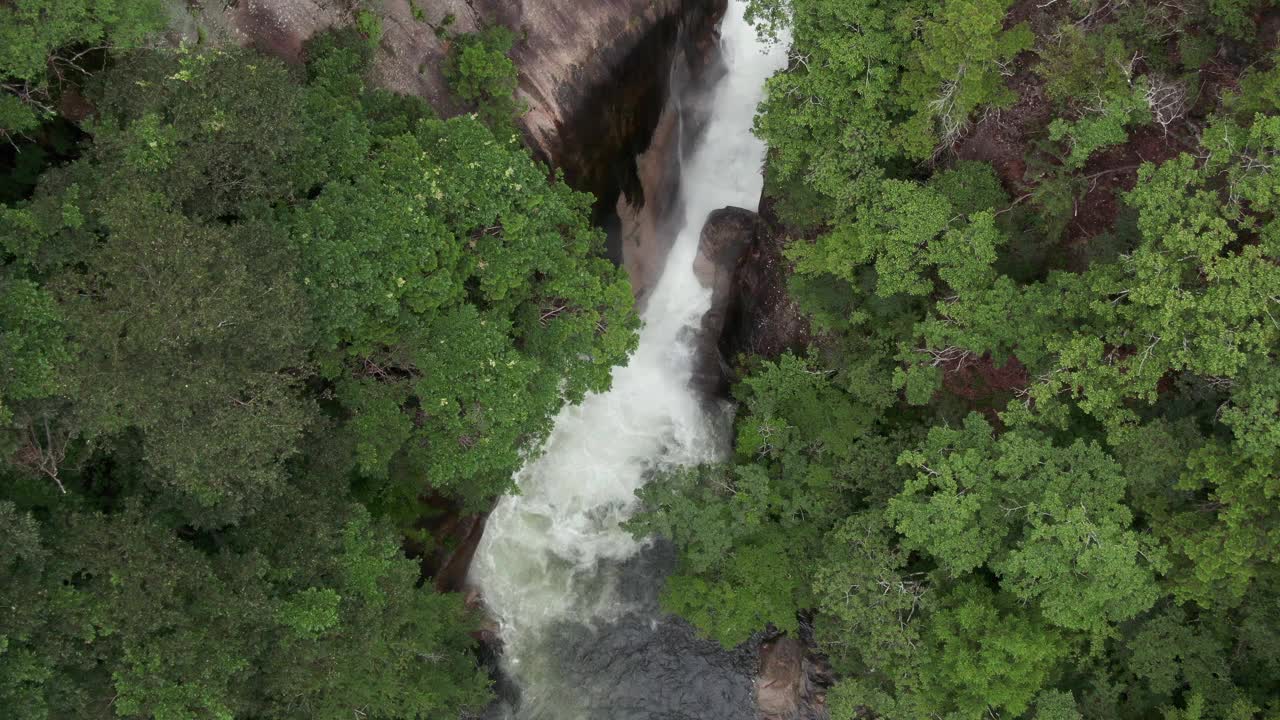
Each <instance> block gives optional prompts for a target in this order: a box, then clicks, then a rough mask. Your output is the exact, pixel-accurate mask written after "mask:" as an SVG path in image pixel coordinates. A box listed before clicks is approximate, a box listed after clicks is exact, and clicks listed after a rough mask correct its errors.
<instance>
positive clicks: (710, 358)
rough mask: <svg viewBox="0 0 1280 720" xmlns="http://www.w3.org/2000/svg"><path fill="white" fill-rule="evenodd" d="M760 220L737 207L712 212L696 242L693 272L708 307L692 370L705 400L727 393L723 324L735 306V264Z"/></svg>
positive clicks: (703, 318) (736, 298) (749, 212)
mask: <svg viewBox="0 0 1280 720" xmlns="http://www.w3.org/2000/svg"><path fill="white" fill-rule="evenodd" d="M760 230H761V224H760V218H759V216H758V215H756V214H755V213H754V212H751V211H750V210H745V209H743V208H738V207H727V208H721V209H720V210H716V211H714V212H712V213H711V214H710V215H708V216H707V222H706V224H705V225H703V226H702V236H701V238H700V239H699V242H698V255H697V257H695V258H694V261H693V272H694V274H695V275H696V276H697V277H698V281H699V282H701V283H702V286H703V287H705V288H709V289H710V290H711V307H710V309H708V310H707V312H706V314H705V315H703V316H702V325H701V328H700V329H699V331H698V339H697V342H696V343H695V344H694V352H695V353H696V357H695V361H694V368H693V383H694V385H695V387H697V388H698V389H700V390H702V391H703V392H704V393H706V394H707V395H709V396H718V395H723V394H724V391H725V390H726V389H727V375H726V364H725V361H724V358H723V357H722V356H721V354H720V337H721V335H722V334H723V332H724V327H725V320H726V318H727V317H728V315H729V313H730V311H731V310H732V309H733V308H734V306H735V304H736V303H738V301H739V298H738V293H737V291H738V285H737V283H735V282H734V278H735V277H736V275H737V274H738V265H739V261H740V260H741V259H742V257H743V256H744V255H745V254H746V252H747V251H748V250H749V249H750V248H751V247H752V245H753V244H755V242H756V237H757V235H758V234H759V233H760Z"/></svg>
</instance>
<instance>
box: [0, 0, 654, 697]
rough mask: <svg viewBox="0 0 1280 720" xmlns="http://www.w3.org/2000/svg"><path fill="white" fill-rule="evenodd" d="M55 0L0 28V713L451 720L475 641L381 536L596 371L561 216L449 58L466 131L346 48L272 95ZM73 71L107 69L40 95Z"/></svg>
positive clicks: (490, 472) (286, 72)
mask: <svg viewBox="0 0 1280 720" xmlns="http://www.w3.org/2000/svg"><path fill="white" fill-rule="evenodd" d="M79 5H83V7H79ZM79 5H78V4H77V3H68V2H64V0H58V1H57V2H46V1H44V0H18V2H16V3H5V4H3V5H0V47H2V48H3V50H0V75H2V76H4V77H5V78H7V80H6V82H7V84H6V91H5V93H4V94H3V95H0V102H3V103H4V104H3V105H0V108H3V109H4V111H5V112H6V113H8V112H9V110H10V109H11V108H13V109H16V110H15V112H13V113H12V114H6V115H4V116H3V123H0V124H3V126H4V127H5V133H6V135H5V138H4V139H5V140H6V141H11V142H12V149H13V151H14V153H13V157H15V158H18V157H19V156H29V155H35V160H34V161H35V162H38V163H41V164H42V165H43V166H42V167H40V168H38V169H37V170H39V171H42V172H34V173H33V172H18V170H17V169H18V168H27V170H29V168H28V167H27V166H26V165H24V163H29V162H32V161H30V160H15V161H14V163H13V167H14V168H15V170H14V172H12V173H11V174H10V175H9V176H8V177H6V178H5V190H6V197H7V198H12V199H11V201H10V202H8V203H6V204H4V205H0V368H2V369H3V373H2V374H0V457H2V458H3V462H2V463H0V608H2V609H0V708H4V710H3V711H0V715H4V717H6V718H23V719H26V718H30V719H33V720H34V719H37V718H40V719H45V718H48V719H53V718H59V719H60V718H94V717H137V718H160V719H163V720H182V719H187V718H192V719H194V718H293V717H296V718H307V719H308V720H311V719H314V718H334V719H336V718H352V717H357V718H359V717H369V718H406V719H410V718H426V717H433V718H435V717H441V718H443V717H456V716H457V715H458V713H459V712H460V711H462V710H465V709H469V708H471V709H474V708H477V707H478V706H480V705H482V704H483V703H484V702H485V701H486V700H487V698H488V685H489V678H488V677H487V675H486V674H485V673H484V672H483V671H482V670H480V669H479V668H478V666H477V663H476V659H475V656H474V653H473V650H474V647H473V646H474V641H473V640H472V638H471V636H470V634H469V633H470V632H471V631H472V630H473V629H475V627H476V619H475V618H473V617H472V616H471V614H470V612H469V611H468V610H467V609H466V608H465V607H464V604H463V601H462V598H461V597H460V596H457V595H454V594H443V593H437V592H435V591H434V590H433V589H432V586H431V585H430V584H425V585H424V583H423V578H422V577H421V569H420V567H419V564H418V563H417V562H415V561H414V560H411V559H408V558H406V557H405V555H404V552H403V550H402V548H401V541H402V537H403V535H402V534H403V533H404V532H406V531H411V530H412V529H413V526H414V523H415V522H416V521H417V520H418V519H419V518H420V517H421V516H423V515H424V514H427V513H429V512H431V511H432V508H433V507H439V506H440V505H441V504H442V503H445V504H448V503H452V504H454V505H456V506H458V507H478V506H481V505H482V504H484V503H485V502H486V501H487V500H489V499H491V498H492V497H494V496H495V495H497V494H500V493H502V492H505V491H506V490H507V489H508V487H509V485H510V482H511V476H512V473H513V471H514V470H515V469H516V467H517V465H518V463H519V462H520V460H521V456H520V452H521V450H522V449H525V448H536V447H537V445H538V441H539V440H540V439H541V438H542V437H543V436H544V435H545V434H546V432H547V431H548V429H549V423H550V418H551V416H552V415H553V414H554V413H555V412H556V411H557V410H558V409H559V407H560V406H561V405H562V404H563V403H564V402H566V401H569V402H571V401H574V400H577V399H579V398H581V397H582V396H583V394H584V393H586V392H588V391H591V390H600V389H603V388H605V387H607V386H608V383H609V379H610V369H611V368H612V367H613V366H614V365H617V364H620V363H622V362H624V361H625V359H626V356H627V353H628V352H629V351H630V349H631V348H632V346H633V344H634V342H635V329H636V324H637V321H636V318H635V317H634V314H633V312H632V310H631V292H630V288H629V286H628V284H627V282H626V280H625V279H624V276H623V275H622V274H621V273H620V271H618V270H616V269H615V268H614V267H613V266H612V265H611V264H609V263H608V262H607V261H606V260H604V259H602V258H601V257H600V256H601V251H602V245H603V237H602V235H601V233H600V232H599V231H597V230H595V229H594V228H592V227H591V226H590V224H589V222H588V219H587V218H588V216H589V210H590V203H591V198H590V197H589V196H585V195H580V194H578V193H575V192H573V191H572V190H570V189H569V188H567V187H566V186H565V185H564V184H563V183H562V182H560V181H559V180H558V179H556V178H551V179H549V178H548V171H547V169H546V168H545V167H542V166H540V165H538V164H536V163H535V162H534V161H533V160H532V159H531V158H530V155H529V153H528V152H527V151H526V150H525V149H524V148H523V147H522V145H521V143H520V142H519V140H518V138H517V136H516V135H515V134H514V133H513V131H512V130H511V117H510V116H509V115H505V116H504V115H503V113H504V112H510V111H513V110H514V108H515V105H514V103H513V102H512V101H511V100H510V92H511V90H512V88H513V86H514V84H513V80H512V77H513V76H512V73H513V72H514V68H513V67H512V66H511V65H510V63H509V61H508V62H507V64H506V65H502V64H500V63H499V64H498V65H497V69H496V70H494V68H493V67H488V70H487V74H482V73H479V71H478V70H476V69H475V68H474V67H472V65H473V64H475V63H476V62H479V61H477V60H475V58H473V57H472V55H473V52H472V50H471V49H470V48H472V47H473V44H471V43H466V42H460V43H459V45H460V46H466V47H467V48H468V50H467V51H466V52H465V53H463V54H462V56H461V57H460V59H459V62H458V63H457V70H456V72H455V75H454V80H455V83H456V85H457V87H458V88H459V89H460V94H461V95H462V96H463V98H464V99H465V100H476V101H485V102H486V104H485V107H486V108H488V111H487V112H486V113H485V119H486V120H487V121H488V122H485V121H482V120H481V119H479V118H478V117H477V116H476V115H471V116H463V117H458V118H453V119H450V120H441V119H438V118H436V117H435V116H434V115H433V113H432V112H431V110H430V109H429V108H428V107H427V106H426V105H425V104H424V103H423V102H422V101H420V100H417V99H411V98H405V97H397V96H393V95H390V94H387V93H383V92H380V91H376V90H374V89H372V88H370V87H368V86H366V84H365V81H364V79H363V77H364V74H365V67H366V64H367V62H368V60H369V58H368V55H369V53H370V50H371V47H372V46H373V45H375V44H376V37H374V38H369V37H362V36H361V34H360V32H359V31H347V32H344V33H338V34H332V35H327V36H323V37H321V38H319V39H317V40H314V41H312V43H311V44H310V46H309V47H308V48H307V66H306V68H305V72H304V71H303V70H301V69H291V68H286V66H284V65H283V64H281V63H280V62H278V61H276V60H274V59H271V58H268V57H265V56H261V55H258V54H255V53H251V52H247V51H241V50H231V49H222V50H219V49H214V48H185V49H181V50H172V49H160V45H159V44H155V47H152V48H148V47H144V45H146V44H147V43H144V42H142V40H141V39H142V38H146V37H150V33H152V32H153V31H154V30H156V29H157V27H158V25H156V22H157V21H156V19H155V18H156V17H158V15H157V13H159V12H160V10H161V8H160V5H159V4H158V3H156V2H151V1H149V0H130V2H105V1H102V2H87V3H79ZM55 10H56V12H55ZM360 31H363V33H364V34H365V35H368V34H369V33H371V32H372V33H376V32H377V23H376V22H372V23H370V22H365V23H361V25H360ZM371 40H372V41H371ZM486 42H488V44H484V45H480V44H474V47H480V48H481V52H482V54H483V53H486V52H487V53H490V54H494V53H497V54H498V55H501V53H502V52H504V48H502V47H501V45H500V44H499V45H494V43H493V42H492V41H486ZM507 47H508V48H509V43H508V45H507ZM86 52H92V53H97V55H96V56H95V57H96V62H97V63H98V64H100V65H102V66H105V67H106V69H105V70H103V71H101V72H97V73H94V74H93V75H92V77H90V78H89V79H85V78H84V77H83V76H80V75H78V76H76V80H75V83H74V84H73V83H70V82H69V81H68V80H66V79H64V78H61V77H59V76H58V74H57V71H58V69H59V68H60V67H61V64H62V62H63V60H62V58H72V57H76V56H77V55H79V54H83V53H86ZM482 59H483V57H482ZM502 59H504V60H505V57H503V58H502ZM504 73H505V75H504ZM503 92H505V93H506V103H505V104H501V103H495V102H488V101H492V100H493V99H495V98H499V97H501V96H502V93H503ZM72 95H75V96H78V97H80V98H84V100H82V102H87V103H88V104H89V105H91V106H92V108H93V112H92V114H91V115H90V116H89V117H88V118H87V119H85V120H84V121H82V122H80V123H79V125H78V126H76V125H72V124H71V123H70V122H68V121H67V120H66V119H64V118H60V117H56V115H57V114H58V113H57V111H56V110H55V109H54V108H55V107H56V106H57V103H58V102H60V101H61V100H64V99H66V98H68V97H70V96H72ZM55 143H60V149H59V150H58V151H57V152H51V151H48V150H49V148H52V147H53V146H54V145H55ZM37 177H38V182H37V181H36V178H37ZM427 495H429V496H431V505H430V506H428V505H424V504H423V502H422V501H420V497H423V496H427ZM420 539H421V538H420Z"/></svg>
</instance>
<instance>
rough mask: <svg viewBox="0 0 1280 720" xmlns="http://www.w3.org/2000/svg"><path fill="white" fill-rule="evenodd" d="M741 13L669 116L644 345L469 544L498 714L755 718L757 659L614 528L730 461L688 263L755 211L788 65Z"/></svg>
mask: <svg viewBox="0 0 1280 720" xmlns="http://www.w3.org/2000/svg"><path fill="white" fill-rule="evenodd" d="M744 9H745V2H742V1H741V0H734V2H731V3H730V5H729V9H728V11H727V13H726V15H725V19H724V21H723V24H722V28H721V35H722V42H721V43H720V48H721V55H722V58H723V65H724V72H723V73H720V74H718V75H717V77H716V79H715V81H714V82H709V83H707V84H705V86H704V87H703V88H702V94H701V95H699V94H692V95H688V96H682V98H681V99H688V100H691V101H693V102H691V104H689V105H688V106H687V108H686V106H685V105H683V104H678V107H676V112H677V114H678V115H679V116H680V118H682V119H683V118H684V110H686V109H688V110H690V111H691V115H690V119H691V120H693V119H698V121H697V122H696V123H694V124H698V125H702V124H703V123H705V125H704V127H702V129H701V130H700V131H699V132H696V133H693V134H691V135H690V136H689V140H690V142H689V144H688V145H685V146H682V147H680V148H678V150H679V156H678V157H677V164H678V167H679V172H680V188H679V194H678V201H677V202H675V203H674V204H673V206H672V208H671V212H672V217H671V218H669V219H667V221H664V222H662V223H661V224H660V225H659V227H665V228H670V230H671V231H672V232H673V233H674V238H673V240H672V242H671V250H670V252H669V253H668V254H667V258H666V262H665V267H664V268H663V270H662V271H661V273H660V274H659V276H658V279H657V281H656V284H655V285H654V286H653V289H652V291H651V292H650V293H649V294H648V296H647V297H646V302H645V304H644V310H643V313H642V318H643V320H644V328H643V329H642V331H641V335H640V343H639V347H638V349H637V351H636V352H635V354H634V355H633V356H632V357H631V358H630V360H629V362H628V364H627V365H626V366H624V367H619V368H616V369H615V371H614V380H613V387H612V388H611V389H610V390H609V391H608V392H606V393H602V394H598V395H591V396H588V397H587V398H586V400H585V401H584V402H582V403H581V404H579V405H576V406H573V407H567V408H565V409H564V410H563V411H562V412H561V414H560V415H559V417H558V418H557V419H556V423H555V428H554V430H553V431H552V434H551V437H550V438H549V440H548V442H547V444H546V446H545V448H544V449H543V452H542V453H541V454H540V455H538V456H536V457H535V458H532V459H531V460H530V461H529V462H528V464H527V465H526V466H525V467H524V468H523V469H522V470H521V471H520V472H519V473H517V475H516V482H517V484H518V486H519V493H518V494H515V495H511V496H507V497H504V498H502V499H501V500H500V501H499V503H498V505H497V507H496V508H495V509H494V510H493V512H492V513H491V515H490V517H489V520H488V522H487V524H486V528H485V533H484V537H483V539H482V540H481V543H480V546H479V548H478V549H477V551H476V554H475V560H474V562H473V564H472V567H471V582H472V583H473V584H474V585H475V587H476V588H477V589H478V590H479V591H480V593H481V595H482V600H483V603H484V606H485V608H486V610H487V611H488V612H489V613H490V614H491V615H492V616H493V617H494V618H495V619H496V621H497V622H498V628H497V634H498V636H499V637H500V640H501V644H502V657H501V669H502V675H503V677H504V678H505V679H506V680H507V681H508V682H507V683H506V689H507V692H506V693H505V696H504V697H503V701H502V703H501V704H500V705H499V706H498V707H496V708H495V709H494V711H493V717H495V718H516V719H518V720H588V719H590V720H615V719H616V720H659V719H662V720H685V719H688V720H694V719H696V718H709V719H711V718H726V719H728V718H749V717H752V716H754V715H755V714H756V693H755V686H754V681H755V676H756V656H755V651H754V649H753V648H750V647H743V648H739V649H738V650H736V651H732V652H729V651H725V650H724V649H722V648H721V647H719V646H718V645H716V644H714V643H712V642H709V641H706V640H702V639H699V638H698V637H697V636H696V634H695V633H694V631H693V629H692V628H691V627H689V626H688V625H687V624H686V623H685V622H683V621H681V620H679V619H677V618H674V617H671V616H668V615H666V614H664V613H662V612H661V610H660V609H659V608H658V607H657V602H656V596H657V593H658V589H659V588H660V586H661V583H662V578H663V576H664V575H665V574H666V573H667V572H669V570H670V567H671V560H672V559H671V557H670V551H669V550H668V549H666V548H665V547H664V546H663V545H662V544H654V543H646V542H640V541H637V540H636V539H634V538H632V537H631V536H630V534H629V533H628V532H627V531H626V530H624V529H623V528H622V527H620V524H621V523H622V522H623V521H625V520H626V518H627V517H629V516H630V514H631V513H632V512H633V511H634V509H635V504H636V498H635V491H636V489H638V488H639V487H640V486H642V485H643V484H644V483H645V482H646V481H647V480H648V479H649V478H650V477H651V475H652V474H653V473H654V472H660V471H663V470H666V469H671V468H675V467H679V466H688V465H694V464H698V463H703V462H709V461H714V460H718V459H720V458H723V457H724V456H725V454H726V453H727V451H728V443H729V433H728V431H729V426H730V421H731V408H730V407H729V406H728V405H727V403H724V402H723V401H721V400H719V399H718V397H716V396H715V395H714V394H708V393H707V392H705V389H704V383H702V382H695V374H696V371H697V369H698V367H699V365H700V361H699V357H700V353H699V347H700V346H703V345H705V344H707V343H708V342H709V343H710V344H711V345H712V346H713V347H714V345H715V343H716V340H717V339H718V338H717V337H715V336H714V334H713V335H712V336H711V337H708V336H707V333H705V332H704V331H703V325H702V321H703V318H704V317H705V316H707V314H708V311H710V310H712V309H713V305H715V302H714V300H715V298H714V297H713V296H714V295H715V293H714V292H713V290H714V289H715V287H716V283H715V282H714V281H713V279H711V278H710V276H708V274H707V272H698V271H697V270H695V265H700V266H703V270H706V267H705V265H706V263H705V262H703V263H701V264H699V263H698V262H697V260H696V259H697V256H698V251H699V247H700V245H702V244H703V243H702V240H703V239H704V233H703V227H704V224H705V223H706V221H707V218H708V216H710V215H713V214H715V213H716V212H717V211H720V209H721V208H724V207H726V206H742V205H747V206H754V205H755V204H756V203H757V202H758V198H759V195H760V189H761V186H762V182H763V180H762V177H761V166H762V163H763V160H764V145H763V143H762V142H761V141H760V140H758V139H757V138H756V137H755V136H754V135H753V134H752V133H751V123H752V118H753V116H754V111H755V108H756V105H757V104H758V103H759V101H760V99H761V97H762V95H763V92H764V82H765V80H766V79H767V78H768V77H769V76H770V75H771V74H772V73H773V72H774V71H776V70H777V69H778V68H779V67H780V66H781V65H782V63H783V61H784V60H785V48H784V47H782V46H780V45H774V46H767V45H762V44H761V43H760V41H759V39H758V37H757V35H756V32H755V30H754V28H752V27H751V26H750V25H749V24H748V23H747V22H746V21H745V19H744V18H743V12H744ZM699 118H700V119H699ZM681 124H684V123H681ZM681 137H682V138H684V136H683V135H682V136H681ZM731 212H732V211H731ZM740 212H745V211H740ZM747 214H749V213H747ZM712 275H714V273H712ZM720 310H721V311H722V308H721V309H720ZM713 315H714V313H713Z"/></svg>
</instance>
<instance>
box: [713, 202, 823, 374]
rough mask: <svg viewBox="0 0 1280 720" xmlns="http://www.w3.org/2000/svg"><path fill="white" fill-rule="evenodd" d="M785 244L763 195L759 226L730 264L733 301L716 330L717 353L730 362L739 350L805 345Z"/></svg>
mask: <svg viewBox="0 0 1280 720" xmlns="http://www.w3.org/2000/svg"><path fill="white" fill-rule="evenodd" d="M786 243H787V229H786V227H785V226H783V224H782V223H781V222H780V221H779V220H778V218H777V216H776V215H775V214H774V213H773V207H772V205H771V204H770V203H769V202H768V200H767V199H766V200H763V201H762V202H761V205H760V225H759V228H758V230H757V232H756V234H755V236H754V238H753V240H752V243H751V245H750V247H748V248H747V250H746V252H744V253H742V255H741V256H740V257H739V258H738V264H737V267H736V268H735V269H734V276H733V290H732V291H731V293H730V294H731V296H732V297H733V303H732V305H731V306H730V307H729V309H728V310H727V312H726V317H725V320H724V326H723V331H722V332H721V334H720V352H721V354H722V355H723V357H724V358H726V359H727V360H728V362H729V363H731V364H732V363H733V362H735V361H736V359H737V358H738V356H739V355H742V354H749V355H758V356H760V357H765V358H776V357H778V356H779V355H781V354H782V353H784V352H786V351H787V350H792V351H802V350H803V348H804V347H806V346H807V345H808V344H809V340H810V337H811V334H810V327H809V320H808V318H807V317H806V316H805V314H804V313H803V312H802V311H801V310H800V308H799V307H798V306H797V305H796V303H795V301H794V300H793V299H792V298H791V295H790V294H789V293H788V292H787V279H788V277H789V276H790V274H791V265H790V263H789V262H788V261H787V259H786V258H785V257H783V255H782V251H783V248H784V247H785V246H786Z"/></svg>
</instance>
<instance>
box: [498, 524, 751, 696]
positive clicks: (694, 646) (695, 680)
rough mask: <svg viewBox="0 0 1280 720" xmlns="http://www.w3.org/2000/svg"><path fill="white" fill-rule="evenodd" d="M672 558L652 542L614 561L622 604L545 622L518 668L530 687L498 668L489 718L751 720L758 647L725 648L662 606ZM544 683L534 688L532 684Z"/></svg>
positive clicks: (666, 546) (612, 570)
mask: <svg viewBox="0 0 1280 720" xmlns="http://www.w3.org/2000/svg"><path fill="white" fill-rule="evenodd" d="M674 564H675V551H674V548H672V547H671V545H670V544H669V543H664V542H656V543H654V544H653V545H650V546H648V547H647V548H645V549H644V550H643V551H641V552H640V553H638V554H637V555H635V556H633V557H632V558H630V559H629V560H627V561H626V562H624V563H622V565H620V566H617V567H614V568H610V569H609V572H608V573H607V574H608V575H610V576H611V577H612V579H611V581H610V582H612V583H613V584H614V590H615V592H616V596H617V601H618V602H617V607H618V609H619V612H618V613H617V614H616V615H613V616H609V617H602V618H597V619H596V620H594V621H592V622H591V623H590V624H585V623H582V622H578V621H575V620H573V619H568V620H565V621H564V622H560V623H557V624H555V625H553V626H552V627H549V628H546V629H545V631H544V632H543V633H542V636H541V637H542V641H541V644H540V646H539V648H538V649H537V652H530V653H525V662H526V663H527V664H526V665H524V666H522V667H521V668H520V669H519V672H520V673H521V674H522V675H524V676H525V677H526V678H527V679H529V680H535V679H536V682H529V683H526V688H529V689H526V690H523V691H522V690H521V689H520V688H519V683H517V682H515V681H514V679H513V678H511V677H509V676H507V675H506V674H505V673H499V675H498V682H497V687H498V693H497V695H498V699H497V701H496V702H494V703H493V705H492V706H491V707H490V708H489V709H488V711H487V712H486V713H485V714H484V718H485V719H486V720H511V719H512V718H516V719H518V720H749V719H750V718H753V717H755V715H756V713H755V696H754V690H753V687H752V679H753V677H754V675H755V669H756V658H755V648H754V646H753V645H751V644H745V645H743V646H741V647H738V648H735V649H733V650H726V649H724V648H723V647H721V646H720V645H719V644H718V643H716V642H714V641H711V640H707V639H705V638H701V637H698V634H697V632H696V631H695V630H694V628H693V627H692V626H690V625H689V624H688V623H686V622H685V621H683V620H681V619H679V618H676V617H672V616H669V615H666V614H665V613H663V612H662V611H661V610H660V608H659V607H658V593H659V591H660V590H661V585H662V584H661V582H655V578H661V577H663V576H664V575H666V574H667V573H668V572H670V571H671V569H672V568H673V567H674ZM535 687H536V688H538V692H536V693H535V692H534V691H533V690H532V688H535Z"/></svg>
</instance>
